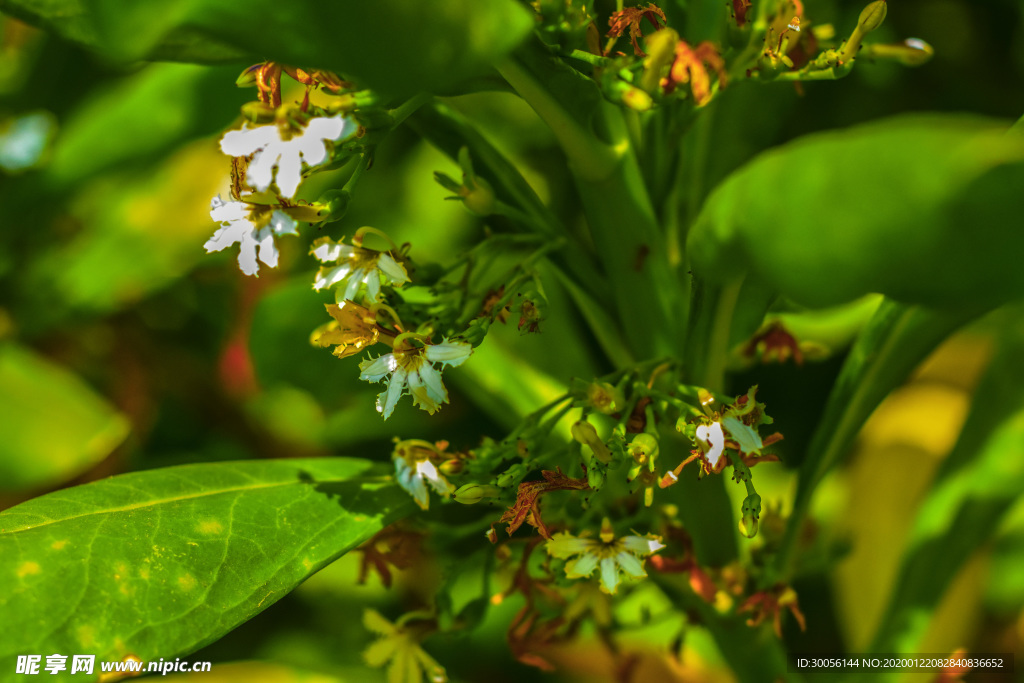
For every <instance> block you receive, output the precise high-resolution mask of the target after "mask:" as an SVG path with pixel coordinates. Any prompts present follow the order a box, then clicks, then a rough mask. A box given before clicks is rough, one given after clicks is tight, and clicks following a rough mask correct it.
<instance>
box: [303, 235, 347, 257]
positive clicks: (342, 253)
mask: <svg viewBox="0 0 1024 683" xmlns="http://www.w3.org/2000/svg"><path fill="white" fill-rule="evenodd" d="M355 252H356V248H355V247H350V246H349V245H347V244H341V243H340V242H333V241H331V238H329V237H321V238H320V239H318V240H317V241H315V242H313V249H312V251H310V252H309V253H311V254H312V255H313V256H315V257H316V258H317V260H318V261H320V262H321V263H334V262H335V261H340V260H342V259H350V258H352V256H353V255H354V254H355Z"/></svg>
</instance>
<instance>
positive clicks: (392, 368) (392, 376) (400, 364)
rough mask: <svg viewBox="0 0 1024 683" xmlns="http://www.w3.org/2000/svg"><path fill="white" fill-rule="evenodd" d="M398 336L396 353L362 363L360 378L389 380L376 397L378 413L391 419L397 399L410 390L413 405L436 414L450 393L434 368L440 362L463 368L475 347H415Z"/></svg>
mask: <svg viewBox="0 0 1024 683" xmlns="http://www.w3.org/2000/svg"><path fill="white" fill-rule="evenodd" d="M402 337H403V335H399V336H398V337H397V338H396V339H395V342H394V344H395V346H394V351H392V352H391V353H388V354H385V355H383V356H381V357H380V358H375V359H367V360H364V361H363V362H361V363H360V364H359V369H360V370H361V371H362V372H361V374H360V375H359V379H362V380H366V381H367V382H379V381H381V380H382V379H384V378H385V377H386V378H388V387H387V389H385V390H384V391H383V392H381V394H380V395H379V396H378V397H377V412H378V413H380V414H381V415H383V416H384V419H385V420H386V419H388V418H389V417H390V416H391V412H392V411H393V410H394V409H395V405H396V404H397V403H398V399H399V398H401V397H402V394H404V393H405V390H406V389H408V390H409V393H410V394H412V403H413V405H415V406H419V407H420V408H422V409H423V410H425V411H427V412H428V413H431V414H433V413H434V412H435V411H436V410H437V409H438V408H440V407H441V404H442V403H447V402H448V390H447V389H445V387H444V384H442V383H441V373H440V371H438V370H436V369H435V368H434V365H433V364H434V363H440V364H441V367H442V369H443V368H444V366H446V365H452V366H458V365H462V364H463V363H464V362H465V361H466V359H467V358H469V354H471V353H472V352H473V347H472V346H470V345H469V344H468V343H467V342H460V341H445V342H443V343H441V344H428V345H425V346H412V345H411V344H409V343H408V342H407V341H405V340H403V339H402Z"/></svg>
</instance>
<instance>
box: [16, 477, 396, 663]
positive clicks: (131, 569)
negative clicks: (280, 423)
mask: <svg viewBox="0 0 1024 683" xmlns="http://www.w3.org/2000/svg"><path fill="white" fill-rule="evenodd" d="M385 471H386V468H383V467H382V466H377V465H374V464H373V463H371V462H369V461H366V460H358V459H349V458H325V459H306V460H302V459H296V460H265V461H241V462H231V463H215V464H202V465H186V466H181V467H172V468H167V469H159V470H151V471H148V472H138V473H133V474H125V475H121V476H117V477H113V478H110V479H105V480H102V481H98V482H94V483H91V484H86V485H84V486H78V487H74V488H70V489H65V490H62V491H58V492H56V493H51V494H49V495H45V496H42V497H39V498H35V499H33V500H30V501H28V502H26V503H23V504H21V505H18V506H16V507H14V508H11V509H10V510H7V511H5V512H3V513H0V576H3V577H5V578H4V581H3V583H2V584H0V586H2V587H3V588H2V593H0V612H2V613H3V615H4V618H3V620H2V622H0V658H2V659H3V661H13V655H15V654H24V653H31V652H46V653H54V652H57V653H80V654H96V655H97V659H99V660H121V659H122V658H123V657H125V656H126V655H128V654H134V655H135V656H136V657H138V658H140V659H142V660H143V661H147V660H155V659H159V658H160V657H163V658H164V659H167V658H174V657H176V656H180V655H184V654H187V653H189V652H193V651H195V650H196V649H198V648H200V647H202V646H204V645H206V644H208V643H210V642H213V641H214V640H216V639H218V638H220V637H221V636H223V635H224V634H225V633H227V632H228V631H230V630H232V629H233V628H235V627H236V626H238V625H239V624H241V623H243V622H245V621H247V620H249V619H251V618H252V617H254V616H255V615H256V614H258V613H259V612H261V611H262V610H264V609H266V608H267V607H269V606H270V605H271V604H273V603H274V602H276V601H277V600H278V599H280V598H281V597H283V596H284V595H285V594H286V593H288V592H289V591H291V590H292V589H293V588H295V586H297V585H298V584H299V583H301V582H302V581H303V580H305V579H306V578H307V577H308V576H310V575H311V574H313V573H314V572H316V571H318V570H319V569H321V568H322V567H324V566H325V565H327V564H328V563H330V562H332V561H333V560H335V559H336V558H337V557H339V556H340V555H342V554H344V553H345V552H347V551H349V550H351V549H352V548H353V547H355V546H356V545H358V544H359V543H361V542H362V541H364V540H366V539H367V538H369V537H370V536H372V535H373V534H374V533H376V532H378V531H379V530H380V529H382V528H383V527H384V526H385V525H387V524H389V523H390V522H392V521H394V520H396V519H397V518H399V517H400V516H402V515H404V514H406V513H407V512H409V511H410V509H411V499H410V498H409V496H407V495H406V494H405V493H404V492H403V491H401V489H399V488H398V486H397V485H395V484H394V483H392V481H391V478H390V477H389V476H385V475H384V472H385ZM83 680H87V679H85V678H83Z"/></svg>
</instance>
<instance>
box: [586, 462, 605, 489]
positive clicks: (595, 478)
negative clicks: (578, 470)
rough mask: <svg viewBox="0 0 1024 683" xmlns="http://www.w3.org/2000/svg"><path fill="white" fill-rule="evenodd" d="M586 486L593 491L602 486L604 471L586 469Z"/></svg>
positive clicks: (596, 468)
mask: <svg viewBox="0 0 1024 683" xmlns="http://www.w3.org/2000/svg"><path fill="white" fill-rule="evenodd" d="M587 485H588V486H589V487H590V488H592V489H594V490H595V491H597V490H598V489H600V488H601V487H602V486H604V470H602V469H601V468H600V467H591V468H590V469H588V470H587Z"/></svg>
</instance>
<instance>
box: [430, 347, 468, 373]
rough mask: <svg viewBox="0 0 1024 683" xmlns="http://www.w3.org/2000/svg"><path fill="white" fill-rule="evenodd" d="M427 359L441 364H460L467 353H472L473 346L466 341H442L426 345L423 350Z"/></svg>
mask: <svg viewBox="0 0 1024 683" xmlns="http://www.w3.org/2000/svg"><path fill="white" fill-rule="evenodd" d="M423 353H424V355H426V357H427V360H429V361H431V362H433V363H441V364H443V365H451V366H453V367H454V366H458V365H462V364H463V363H464V362H465V361H466V359H467V358H469V354H471V353H473V347H472V346H470V345H469V344H468V343H467V342H444V343H442V344H434V345H432V346H428V347H427V348H426V349H425V350H424V352H423Z"/></svg>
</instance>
